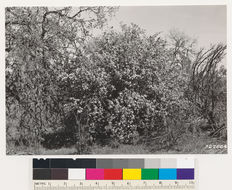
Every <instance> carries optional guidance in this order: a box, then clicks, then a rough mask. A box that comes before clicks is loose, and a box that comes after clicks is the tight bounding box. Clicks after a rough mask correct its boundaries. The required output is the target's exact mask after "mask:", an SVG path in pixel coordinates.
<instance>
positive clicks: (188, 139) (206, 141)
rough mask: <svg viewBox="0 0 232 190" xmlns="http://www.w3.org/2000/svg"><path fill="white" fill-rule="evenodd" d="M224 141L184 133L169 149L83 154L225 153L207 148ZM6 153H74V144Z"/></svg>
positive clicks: (95, 148)
mask: <svg viewBox="0 0 232 190" xmlns="http://www.w3.org/2000/svg"><path fill="white" fill-rule="evenodd" d="M225 144H226V143H225V141H223V140H218V139H216V138H209V137H208V136H207V135H202V136H193V135H185V136H184V137H182V138H181V139H180V141H179V142H178V144H177V145H175V146H173V147H170V148H169V149H162V150H156V149H155V147H152V146H150V147H148V146H145V145H119V146H117V147H113V148H112V146H99V145H94V146H92V147H90V151H88V152H86V153H85V154H226V153H227V149H226V148H209V147H208V146H207V145H225ZM7 154H8V155H15V154H17V155H75V154H77V153H76V149H75V146H72V147H67V148H66V147H63V148H59V149H45V148H44V147H42V146H39V147H37V148H34V147H17V146H13V145H8V146H7Z"/></svg>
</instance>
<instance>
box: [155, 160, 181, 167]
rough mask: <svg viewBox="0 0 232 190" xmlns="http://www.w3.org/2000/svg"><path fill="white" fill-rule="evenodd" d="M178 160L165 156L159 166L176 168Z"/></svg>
mask: <svg viewBox="0 0 232 190" xmlns="http://www.w3.org/2000/svg"><path fill="white" fill-rule="evenodd" d="M176 166H177V161H176V159H173V158H164V159H161V160H160V167H159V168H176Z"/></svg>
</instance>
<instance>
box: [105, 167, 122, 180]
mask: <svg viewBox="0 0 232 190" xmlns="http://www.w3.org/2000/svg"><path fill="white" fill-rule="evenodd" d="M104 179H105V180H122V169H104Z"/></svg>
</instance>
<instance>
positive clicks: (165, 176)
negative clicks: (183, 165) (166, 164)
mask: <svg viewBox="0 0 232 190" xmlns="http://www.w3.org/2000/svg"><path fill="white" fill-rule="evenodd" d="M176 175H177V173H176V169H167V168H162V169H159V179H160V180H176V179H177V178H176Z"/></svg>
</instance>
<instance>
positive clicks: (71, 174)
mask: <svg viewBox="0 0 232 190" xmlns="http://www.w3.org/2000/svg"><path fill="white" fill-rule="evenodd" d="M85 175H86V174H85V169H68V179H79V180H80V179H84V180H85Z"/></svg>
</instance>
